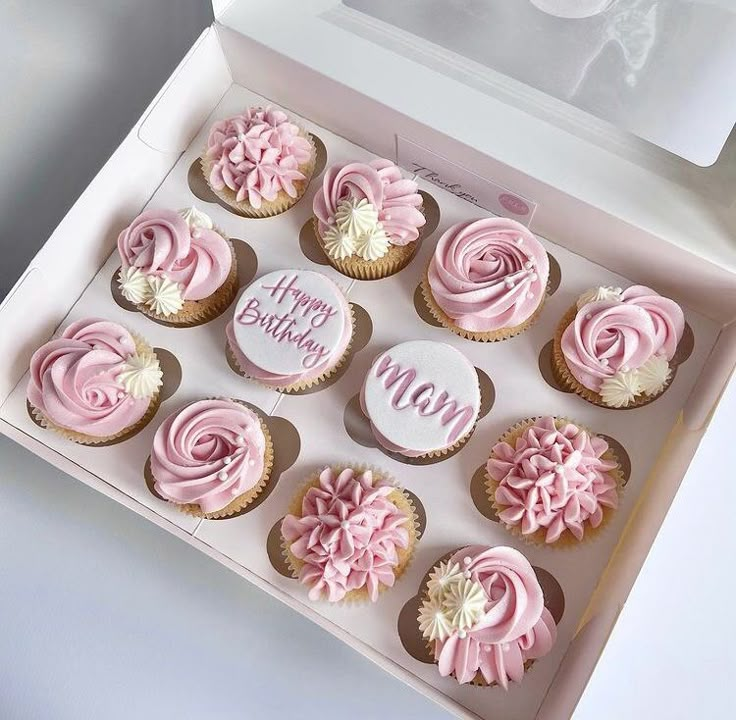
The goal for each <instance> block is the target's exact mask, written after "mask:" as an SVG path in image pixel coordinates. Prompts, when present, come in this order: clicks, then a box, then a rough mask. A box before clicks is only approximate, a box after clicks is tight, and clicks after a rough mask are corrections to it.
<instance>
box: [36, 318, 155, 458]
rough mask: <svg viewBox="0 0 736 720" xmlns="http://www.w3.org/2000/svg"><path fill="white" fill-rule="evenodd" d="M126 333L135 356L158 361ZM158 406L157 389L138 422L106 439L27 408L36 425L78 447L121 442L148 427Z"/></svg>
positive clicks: (145, 345)
mask: <svg viewBox="0 0 736 720" xmlns="http://www.w3.org/2000/svg"><path fill="white" fill-rule="evenodd" d="M126 329H127V328H126ZM128 332H130V334H131V336H132V338H133V341H134V342H135V350H136V354H138V355H141V354H143V353H146V354H148V355H153V356H154V357H155V358H156V359H157V360H158V356H157V355H156V353H155V351H154V349H153V348H152V347H151V346H150V345H149V344H148V343H147V342H146V341H145V340H144V339H143V338H142V337H141V336H140V335H137V334H136V333H134V332H131V331H130V330H128ZM160 404H161V389H160V388H157V389H156V391H155V392H154V393H153V395H151V400H150V402H149V403H148V408H146V412H145V414H144V415H143V417H142V418H141V419H140V420H138V421H137V422H135V423H134V424H133V425H129V426H128V427H126V428H124V429H123V430H121V431H120V432H119V433H115V434H114V435H108V436H106V437H95V436H93V435H86V434H85V433H81V432H78V431H76V430H70V429H69V428H65V427H62V426H61V425H57V424H56V423H55V422H53V421H52V420H51V419H50V418H48V417H47V416H46V415H45V414H44V413H43V412H42V411H41V410H40V409H39V408H37V407H36V406H35V405H31V404H30V403H28V406H29V408H30V410H31V414H32V415H33V418H34V420H35V421H36V422H37V424H39V425H41V426H42V427H44V428H45V429H47V430H52V431H54V432H55V433H57V434H59V435H61V436H62V437H64V438H66V439H67V440H71V442H75V443H77V444H78V445H105V444H110V443H115V442H121V441H123V440H125V439H127V438H128V437H132V436H133V435H135V434H136V433H137V432H138V431H139V430H142V429H143V428H144V427H145V426H146V425H148V423H149V422H151V420H152V419H153V416H154V415H155V414H156V411H157V410H158V408H159V405H160Z"/></svg>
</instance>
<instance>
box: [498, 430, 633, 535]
mask: <svg viewBox="0 0 736 720" xmlns="http://www.w3.org/2000/svg"><path fill="white" fill-rule="evenodd" d="M486 472H487V484H486V487H487V490H488V494H489V495H490V498H491V502H492V504H493V507H494V508H495V510H496V512H497V514H498V519H499V521H500V522H501V524H502V525H504V527H506V529H507V530H509V531H510V532H512V533H514V534H515V535H517V536H519V537H521V538H523V539H524V540H527V541H528V542H531V543H534V544H537V545H553V546H555V547H559V546H562V545H577V544H578V543H580V542H582V541H583V539H586V540H589V539H591V538H592V537H593V536H594V535H595V534H596V533H597V532H599V531H600V530H601V528H602V527H603V526H604V525H605V523H606V522H607V521H608V519H609V518H610V517H611V515H612V514H613V511H614V510H616V508H617V507H618V502H619V493H620V492H621V488H622V486H623V475H622V472H621V466H620V463H619V461H618V458H617V457H616V455H615V453H614V451H613V449H612V448H611V447H610V446H609V444H608V443H607V442H606V441H605V440H604V439H603V438H601V437H598V436H597V435H594V434H593V433H591V432H590V431H588V430H586V429H584V428H581V427H579V426H578V425H576V424H575V423H572V422H570V421H569V420H565V419H564V418H554V417H543V418H533V419H530V420H523V421H521V422H519V423H517V424H516V425H514V426H513V427H512V428H510V429H509V430H507V431H506V433H504V435H503V436H502V437H501V439H500V440H499V442H498V443H497V444H496V445H495V446H494V447H493V450H492V451H491V456H490V458H489V460H488V463H487V465H486Z"/></svg>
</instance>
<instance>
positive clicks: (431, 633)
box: [419, 597, 452, 642]
mask: <svg viewBox="0 0 736 720" xmlns="http://www.w3.org/2000/svg"><path fill="white" fill-rule="evenodd" d="M419 630H420V631H421V633H422V635H423V636H424V637H425V638H427V639H428V640H429V641H430V642H434V641H435V640H444V639H445V638H448V637H449V636H450V633H451V632H452V624H451V623H450V620H449V618H448V617H447V615H446V614H445V611H444V610H443V609H442V600H441V598H433V597H429V598H427V599H426V600H425V601H424V602H423V603H422V606H421V607H420V608H419Z"/></svg>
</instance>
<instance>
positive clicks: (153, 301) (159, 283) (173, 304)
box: [146, 277, 184, 317]
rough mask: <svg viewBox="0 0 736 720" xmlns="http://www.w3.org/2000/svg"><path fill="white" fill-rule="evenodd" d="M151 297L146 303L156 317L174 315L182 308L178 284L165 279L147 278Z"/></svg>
mask: <svg viewBox="0 0 736 720" xmlns="http://www.w3.org/2000/svg"><path fill="white" fill-rule="evenodd" d="M148 283H149V284H150V286H151V297H150V299H149V300H148V302H147V303H146V305H148V307H150V308H151V310H153V312H155V313H156V314H157V315H164V316H166V317H168V316H169V315H176V313H178V312H179V310H181V309H182V307H183V306H184V299H183V298H182V296H181V289H180V288H179V283H175V282H174V281H173V280H169V279H168V278H165V277H149V278H148Z"/></svg>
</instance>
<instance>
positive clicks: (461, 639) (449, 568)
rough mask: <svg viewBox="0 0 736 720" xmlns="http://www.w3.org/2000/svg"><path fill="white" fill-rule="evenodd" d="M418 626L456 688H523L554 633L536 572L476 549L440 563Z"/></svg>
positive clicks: (509, 553)
mask: <svg viewBox="0 0 736 720" xmlns="http://www.w3.org/2000/svg"><path fill="white" fill-rule="evenodd" d="M423 598H424V600H423V602H422V605H421V608H420V610H419V616H418V618H417V620H418V623H419V630H420V632H421V633H422V635H423V636H424V638H425V640H426V641H427V643H428V645H429V647H430V649H431V651H432V654H433V656H434V659H435V662H436V663H437V666H438V669H439V672H440V675H442V676H443V677H447V676H452V677H454V678H455V679H456V680H457V681H458V682H459V683H461V684H463V683H473V684H474V685H486V686H487V685H500V686H501V687H502V688H504V690H507V689H508V686H509V682H510V681H511V682H515V683H520V682H521V681H522V679H523V677H524V673H525V672H526V670H527V668H528V667H529V666H530V665H531V664H532V663H533V662H534V661H535V660H537V659H539V658H541V657H544V656H545V655H547V654H548V653H549V652H550V651H551V650H552V647H553V645H554V643H555V640H556V639H557V626H556V625H555V621H554V618H553V617H552V614H551V613H550V611H549V610H548V609H547V608H546V607H545V605H544V594H543V592H542V587H541V586H540V584H539V580H537V576H536V574H535V572H534V568H533V567H532V566H531V565H530V563H529V561H528V560H527V559H526V558H525V557H524V556H523V555H522V554H521V553H520V552H519V551H518V550H514V549H513V548H510V547H503V546H499V547H487V546H482V545H471V546H468V547H465V548H462V549H461V550H458V551H457V552H455V553H453V554H452V555H451V556H450V557H449V559H447V560H445V561H442V562H439V563H438V564H437V565H435V567H434V568H433V569H432V571H431V572H430V573H429V576H428V580H427V582H426V584H425V586H424V588H423Z"/></svg>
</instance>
